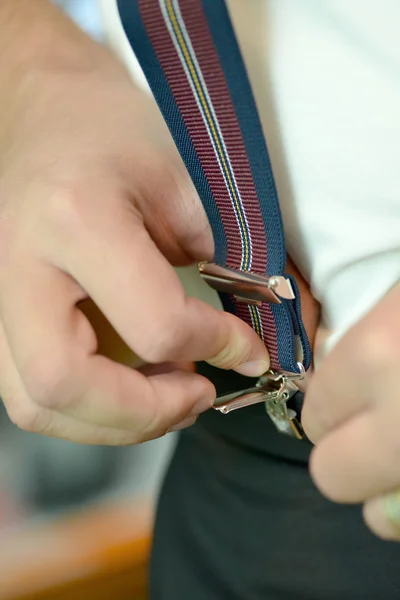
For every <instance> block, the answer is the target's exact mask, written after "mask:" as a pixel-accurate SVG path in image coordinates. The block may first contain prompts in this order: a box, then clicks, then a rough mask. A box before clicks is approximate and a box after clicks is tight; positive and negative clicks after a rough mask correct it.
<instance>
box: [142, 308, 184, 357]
mask: <svg viewBox="0 0 400 600" xmlns="http://www.w3.org/2000/svg"><path fill="white" fill-rule="evenodd" d="M189 336H190V331H189V330H188V329H187V328H186V327H185V325H184V323H183V322H182V321H181V320H180V319H179V318H166V319H162V320H161V321H158V322H157V323H155V324H154V327H153V329H152V333H151V334H150V335H148V336H147V339H146V342H145V344H144V346H143V347H142V349H141V357H142V358H143V359H144V360H146V361H148V362H150V363H161V362H165V361H168V360H174V359H179V358H180V357H181V356H182V355H183V354H184V350H185V347H186V346H187V343H188V340H189Z"/></svg>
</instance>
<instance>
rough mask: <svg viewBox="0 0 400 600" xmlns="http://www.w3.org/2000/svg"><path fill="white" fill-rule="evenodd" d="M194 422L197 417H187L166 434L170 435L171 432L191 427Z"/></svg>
mask: <svg viewBox="0 0 400 600" xmlns="http://www.w3.org/2000/svg"><path fill="white" fill-rule="evenodd" d="M196 421H197V415H196V416H193V417H187V418H186V419H184V420H183V421H181V422H180V423H178V424H177V425H174V426H173V427H171V429H169V431H168V433H170V432H171V431H180V430H181V429H186V428H187V427H191V425H194V424H195V423H196Z"/></svg>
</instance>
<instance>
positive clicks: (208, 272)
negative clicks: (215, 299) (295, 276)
mask: <svg viewBox="0 0 400 600" xmlns="http://www.w3.org/2000/svg"><path fill="white" fill-rule="evenodd" d="M199 273H200V275H201V276H202V278H203V279H204V281H206V282H207V283H208V285H209V286H210V287H212V288H213V289H214V290H217V292H225V293H227V294H231V295H232V296H234V297H235V298H236V299H237V300H239V302H246V304H253V305H256V306H260V305H261V304H262V302H270V303H272V304H281V300H280V298H285V299H286V300H293V299H294V298H295V295H294V292H293V288H292V284H291V283H290V279H288V278H286V277H283V276H282V275H273V276H271V277H268V276H266V275H257V274H255V273H250V272H248V271H236V270H235V269H229V268H228V267H221V266H220V265H216V264H215V263H208V262H202V263H200V264H199Z"/></svg>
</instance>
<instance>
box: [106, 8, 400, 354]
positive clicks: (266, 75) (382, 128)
mask: <svg viewBox="0 0 400 600" xmlns="http://www.w3.org/2000/svg"><path fill="white" fill-rule="evenodd" d="M102 2H103V9H104V11H105V16H106V19H105V23H106V27H107V30H108V34H109V37H110V40H111V43H112V45H113V46H114V48H115V49H116V50H117V52H118V53H119V55H120V56H121V57H122V59H123V60H124V61H125V63H126V64H127V65H128V67H129V68H130V70H131V72H132V74H133V75H134V77H135V79H136V80H137V81H139V82H142V83H143V74H141V71H140V68H139V67H138V65H137V63H136V61H135V59H134V57H133V54H132V51H131V50H130V46H129V44H128V42H127V40H126V38H125V34H124V32H123V30H122V27H121V24H120V23H119V20H118V14H117V10H116V6H115V2H111V0H102ZM228 6H229V8H230V10H231V16H232V19H233V22H234V25H235V29H236V32H237V35H238V38H239V43H240V45H241V48H242V51H243V54H244V59H245V62H246V65H247V68H248V72H249V76H250V81H251V84H252V87H253V89H254V93H255V96H256V101H257V105H258V108H259V112H260V116H261V120H262V123H263V128H264V131H265V135H266V139H267V144H268V148H269V152H270V156H271V162H272V166H273V170H274V174H275V179H276V184H277V188H278V193H279V199H280V205H281V210H282V214H283V220H284V225H285V231H286V242H287V248H288V252H289V254H290V255H291V257H292V258H293V260H294V262H295V263H296V264H297V266H298V267H299V268H300V270H301V271H302V272H303V273H304V275H305V276H306V278H307V279H308V280H309V281H310V282H311V286H312V291H313V294H314V296H315V297H316V298H317V299H318V300H319V301H320V302H321V306H322V327H323V328H326V329H327V330H328V331H329V332H331V335H330V337H329V341H328V344H327V347H328V346H329V347H331V346H332V345H333V343H334V342H335V341H336V340H337V339H338V338H339V337H340V336H341V335H343V333H344V332H345V331H346V330H347V329H348V328H349V327H350V326H351V325H352V324H354V323H355V322H356V321H357V320H359V319H360V318H361V317H362V316H363V315H364V314H366V313H367V312H368V311H369V310H370V309H371V308H372V307H373V306H374V304H375V303H376V302H378V301H379V299H380V298H382V296H383V295H384V294H385V293H386V292H387V291H388V290H389V289H390V288H391V287H392V286H393V285H394V284H395V283H396V282H397V281H399V279H400V42H399V29H400V3H399V2H398V0H229V1H228ZM144 85H145V84H144Z"/></svg>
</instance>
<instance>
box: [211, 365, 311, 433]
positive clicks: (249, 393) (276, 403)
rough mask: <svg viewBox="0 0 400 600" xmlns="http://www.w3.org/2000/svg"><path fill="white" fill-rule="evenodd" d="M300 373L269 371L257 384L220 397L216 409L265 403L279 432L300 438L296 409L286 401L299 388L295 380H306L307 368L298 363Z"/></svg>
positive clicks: (223, 411)
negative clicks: (305, 369)
mask: <svg viewBox="0 0 400 600" xmlns="http://www.w3.org/2000/svg"><path fill="white" fill-rule="evenodd" d="M299 368H300V369H301V372H300V373H298V374H297V373H293V374H291V373H290V374H289V373H276V372H274V371H268V372H267V373H265V375H262V376H261V377H260V378H259V379H258V381H257V383H256V384H255V385H254V386H252V387H249V388H246V389H243V390H240V391H238V392H233V393H231V394H224V395H222V396H218V397H217V400H216V402H215V405H214V409H215V410H218V411H219V412H221V413H223V414H224V415H226V414H228V413H230V412H231V411H233V410H237V409H238V408H244V407H245V406H251V405H252V404H258V403H260V402H264V403H265V408H266V411H267V414H268V415H269V417H270V418H271V420H272V422H273V423H274V425H275V427H276V428H277V430H278V431H279V432H280V433H285V434H286V435H290V436H291V437H296V438H297V439H301V438H302V437H303V428H302V426H301V424H300V421H299V420H298V419H297V415H296V412H295V411H294V410H293V409H291V408H288V406H287V402H288V400H290V399H291V398H292V397H293V396H294V394H296V393H297V392H298V391H299V387H298V386H297V385H296V383H295V382H297V381H301V380H303V379H305V371H304V367H303V366H302V365H300V364H299Z"/></svg>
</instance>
